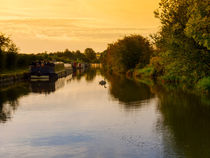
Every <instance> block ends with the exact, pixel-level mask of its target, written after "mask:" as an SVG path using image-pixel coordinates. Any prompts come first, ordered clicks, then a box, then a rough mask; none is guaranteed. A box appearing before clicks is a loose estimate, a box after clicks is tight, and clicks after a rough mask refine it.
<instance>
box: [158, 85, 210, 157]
mask: <svg viewBox="0 0 210 158" xmlns="http://www.w3.org/2000/svg"><path fill="white" fill-rule="evenodd" d="M156 92H157V94H158V97H159V100H160V101H159V106H158V109H159V110H160V112H161V114H162V117H163V128H165V129H166V128H167V129H168V130H169V132H170V134H171V135H173V139H174V142H173V144H174V145H175V149H176V150H179V151H180V152H182V153H183V155H184V156H183V157H187V158H188V157H189V158H198V157H206V158H207V157H210V150H209V149H210V125H209V121H210V100H209V99H207V98H203V97H200V96H197V95H194V94H189V93H186V92H182V91H164V90H161V88H160V87H159V88H158V90H156ZM203 99H206V100H205V101H203Z"/></svg>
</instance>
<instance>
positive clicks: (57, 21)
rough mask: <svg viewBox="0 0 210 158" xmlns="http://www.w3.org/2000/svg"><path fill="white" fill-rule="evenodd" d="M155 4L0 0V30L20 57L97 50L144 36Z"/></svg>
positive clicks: (153, 23) (152, 28)
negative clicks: (138, 35) (132, 36)
mask: <svg viewBox="0 0 210 158" xmlns="http://www.w3.org/2000/svg"><path fill="white" fill-rule="evenodd" d="M158 2H159V0H0V4H1V5H0V32H2V33H6V34H7V35H10V36H11V38H12V40H14V42H15V43H16V44H17V46H18V47H19V48H20V50H21V52H24V53H38V52H43V51H57V50H64V49H66V48H69V49H70V50H81V51H83V50H84V49H85V48H87V47H92V48H93V49H95V50H96V51H102V50H104V49H105V48H106V46H107V44H108V43H111V42H113V41H115V40H117V39H118V38H121V37H123V36H125V35H129V34H142V35H143V36H148V35H149V34H150V33H154V32H156V31H157V29H158V26H159V21H158V20H157V19H155V18H154V15H153V11H154V10H155V9H156V8H157V7H158Z"/></svg>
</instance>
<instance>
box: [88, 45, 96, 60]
mask: <svg viewBox="0 0 210 158" xmlns="http://www.w3.org/2000/svg"><path fill="white" fill-rule="evenodd" d="M85 56H86V58H87V59H88V60H89V62H95V61H96V60H97V58H96V53H95V51H94V50H93V49H92V48H86V49H85Z"/></svg>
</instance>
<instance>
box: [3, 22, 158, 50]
mask: <svg viewBox="0 0 210 158" xmlns="http://www.w3.org/2000/svg"><path fill="white" fill-rule="evenodd" d="M104 26H105V25H104V24H103V23H101V22H100V21H97V20H96V19H90V18H73V19H64V18H63V19H59V18H57V19H56V18H54V19H49V18H45V19H40V18H39V19H32V18H31V19H10V20H0V30H3V33H6V34H9V35H11V37H12V39H21V41H24V40H36V41H37V40H41V41H43V40H46V42H49V41H54V43H55V41H57V42H61V41H64V42H69V43H75V42H77V43H81V44H84V42H86V43H91V45H92V46H94V43H96V44H99V43H100V47H101V45H104V46H103V48H102V47H101V48H97V49H100V50H103V49H104V48H105V47H106V45H107V43H111V42H113V41H115V40H117V39H118V38H121V37H123V36H125V35H130V34H142V35H144V36H146V35H148V34H150V33H153V32H155V31H156V27H144V28H136V27H134V28H132V27H107V26H106V27H104ZM18 43H19V44H20V48H21V49H22V51H25V45H26V43H24V42H23V43H20V42H18ZM30 45H31V44H30ZM77 45H78V46H79V44H77ZM51 47H54V46H53V45H52V46H51ZM56 47H57V46H56ZM81 47H82V48H83V47H84V46H81ZM45 49H47V48H45ZM50 49H51V48H50ZM63 49H65V48H63ZM70 49H71V48H70ZM77 49H80V48H77Z"/></svg>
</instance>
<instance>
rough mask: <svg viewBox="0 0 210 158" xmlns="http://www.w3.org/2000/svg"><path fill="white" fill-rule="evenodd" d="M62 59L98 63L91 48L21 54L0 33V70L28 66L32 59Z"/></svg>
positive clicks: (67, 61) (11, 42)
mask: <svg viewBox="0 0 210 158" xmlns="http://www.w3.org/2000/svg"><path fill="white" fill-rule="evenodd" d="M39 60H45V61H63V62H65V63H72V62H85V63H98V62H99V60H98V59H97V57H96V52H95V51H94V50H93V49H92V48H86V49H85V51H84V52H81V51H79V50H77V51H70V50H68V49H66V50H64V51H58V52H51V53H47V52H44V53H38V54H22V53H19V49H18V47H17V46H16V45H15V44H14V42H13V41H12V40H11V39H10V38H9V37H7V36H6V35H4V34H0V72H2V71H4V70H13V69H18V68H25V67H28V66H29V65H30V64H31V63H32V62H33V61H39Z"/></svg>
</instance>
